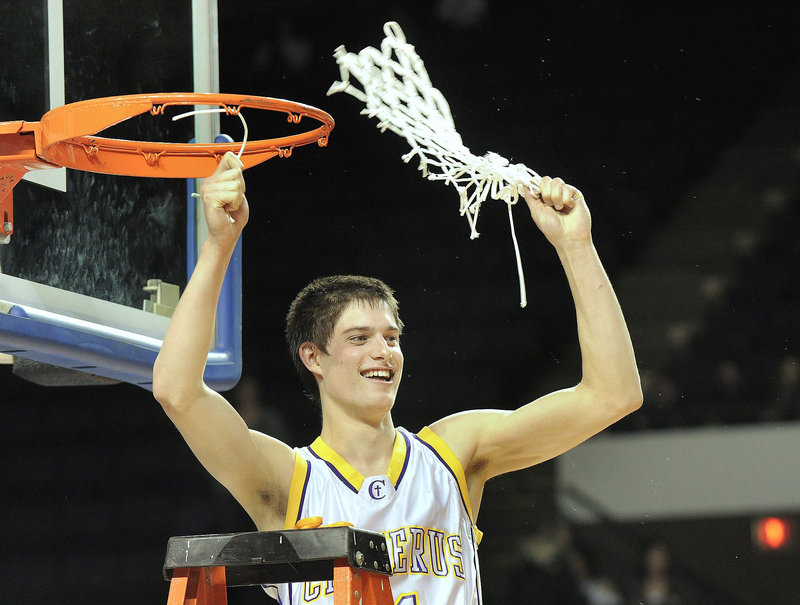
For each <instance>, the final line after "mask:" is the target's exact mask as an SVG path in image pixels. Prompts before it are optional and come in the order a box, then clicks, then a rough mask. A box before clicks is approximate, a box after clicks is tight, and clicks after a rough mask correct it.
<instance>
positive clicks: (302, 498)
mask: <svg viewBox="0 0 800 605" xmlns="http://www.w3.org/2000/svg"><path fill="white" fill-rule="evenodd" d="M306 469H307V470H306V480H305V481H304V482H303V491H302V492H301V493H300V504H298V506H297V519H295V520H294V522H295V523H297V522H298V521H299V520H300V519H301V515H302V514H303V512H302V511H303V502H305V501H306V489H308V481H309V480H310V479H311V465H310V464H309V463H308V462H306ZM289 605H291V603H290V604H289Z"/></svg>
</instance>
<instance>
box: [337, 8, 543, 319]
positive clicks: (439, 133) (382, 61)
mask: <svg viewBox="0 0 800 605" xmlns="http://www.w3.org/2000/svg"><path fill="white" fill-rule="evenodd" d="M383 31H384V34H385V35H386V37H385V38H384V40H383V41H382V42H381V45H380V46H381V47H380V50H379V49H377V48H373V47H371V46H368V47H366V48H364V49H362V50H361V51H360V52H359V53H358V54H354V53H350V52H347V50H346V49H345V48H344V46H339V48H337V49H336V51H335V52H334V55H333V56H334V57H335V58H336V62H337V64H338V65H339V72H340V77H341V80H340V81H338V82H334V83H333V84H332V85H331V87H330V89H329V90H328V94H329V95H331V94H335V93H337V92H346V93H347V94H350V95H352V96H354V97H355V98H356V99H358V100H359V101H361V102H362V103H364V104H365V107H364V109H362V110H361V114H362V115H366V116H368V117H370V118H376V119H377V120H378V123H377V127H378V128H379V129H380V131H381V132H385V131H386V130H387V129H388V130H391V131H392V132H394V133H395V134H398V135H399V136H401V137H403V138H404V139H406V141H407V142H408V144H409V146H410V147H411V151H409V152H408V153H407V154H405V155H403V156H402V159H403V161H404V162H406V163H408V162H410V161H411V159H412V158H414V157H416V158H417V159H418V161H419V170H420V171H421V172H422V176H423V177H425V178H427V179H428V180H432V181H443V182H444V183H445V185H447V184H451V185H453V186H454V187H455V188H456V191H457V192H458V195H459V200H460V207H459V212H460V214H461V216H464V217H466V219H467V222H468V224H469V227H470V239H475V238H476V237H478V236H479V235H480V234H479V233H478V213H479V212H480V209H481V204H483V202H484V201H485V200H486V198H487V197H489V196H491V197H492V199H496V200H502V201H504V202H505V203H506V204H508V207H509V213H510V211H511V206H512V205H514V204H516V203H517V202H518V201H519V197H520V196H521V195H523V188H524V187H529V188H531V189H534V190H535V189H537V188H538V184H539V181H540V177H539V175H538V174H536V172H534V171H533V170H531V169H530V168H528V167H526V166H524V165H523V164H511V163H510V162H509V161H508V160H507V159H506V158H504V157H503V156H501V155H498V154H496V153H493V152H491V151H489V152H487V153H486V154H484V155H482V156H476V155H474V154H473V153H472V152H470V150H469V148H467V147H466V146H465V145H464V143H463V142H462V140H461V136H460V135H459V134H458V132H457V131H456V128H455V124H454V122H453V117H452V115H451V113H450V106H449V105H448V104H447V101H446V100H445V98H444V95H443V94H442V93H441V92H440V91H439V90H438V89H436V88H434V87H433V85H432V84H431V81H430V77H429V76H428V72H427V71H426V70H425V65H424V63H423V62H422V59H420V57H419V55H418V54H417V53H416V51H415V50H414V47H413V46H412V45H411V44H409V43H408V42H406V38H405V35H404V34H403V30H402V29H401V28H400V26H399V25H398V24H397V23H394V22H389V23H386V24H385V25H384V27H383ZM351 76H352V77H353V78H355V79H356V80H357V81H358V82H359V83H360V84H361V85H362V87H363V90H361V89H359V88H357V87H356V86H354V85H353V84H352V83H351V81H350V79H351ZM509 217H511V214H509ZM510 220H511V233H512V238H513V239H514V248H515V251H516V256H517V273H518V276H519V281H520V299H521V300H520V305H521V306H523V307H524V306H525V305H526V304H527V301H526V296H525V277H524V275H523V272H522V260H521V256H520V253H519V246H518V244H517V241H516V234H515V233H514V223H513V218H511V219H510Z"/></svg>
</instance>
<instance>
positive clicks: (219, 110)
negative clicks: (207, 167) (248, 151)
mask: <svg viewBox="0 0 800 605" xmlns="http://www.w3.org/2000/svg"><path fill="white" fill-rule="evenodd" d="M227 112H228V111H227V110H226V109H225V108H224V107H217V108H216V109H194V110H192V111H187V112H186V113H182V114H179V115H177V116H173V118H172V121H173V122H177V121H178V120H180V119H183V118H188V117H189V116H194V115H197V114H199V113H227ZM236 115H237V116H239V119H240V120H241V121H242V127H243V128H244V137H243V138H242V146H241V147H240V148H239V153H237V154H236V157H237V158H239V159H240V160H241V159H242V152H243V151H244V146H245V145H247V122H246V121H245V119H244V116H243V115H242V111H241V110H239V111H237V112H236Z"/></svg>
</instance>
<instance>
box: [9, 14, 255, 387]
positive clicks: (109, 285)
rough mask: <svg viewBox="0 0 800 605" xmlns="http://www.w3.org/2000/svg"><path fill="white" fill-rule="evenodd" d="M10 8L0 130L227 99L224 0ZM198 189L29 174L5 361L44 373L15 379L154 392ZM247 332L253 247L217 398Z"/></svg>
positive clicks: (167, 126) (189, 131) (212, 125)
mask: <svg viewBox="0 0 800 605" xmlns="http://www.w3.org/2000/svg"><path fill="white" fill-rule="evenodd" d="M2 10H3V20H4V23H5V24H6V25H7V27H6V26H4V27H3V28H2V31H0V121H11V120H26V121H32V122H35V121H39V120H40V119H41V117H42V115H44V113H46V112H47V111H48V110H49V109H51V108H53V107H57V106H60V105H64V104H66V103H72V102H75V101H79V100H84V99H89V98H95V97H104V96H117V95H123V94H136V93H150V92H152V93H155V92H186V91H198V92H219V84H218V82H219V79H218V64H217V63H218V55H219V53H218V48H217V8H216V0H176V1H174V2H162V1H158V0H144V1H141V2H135V3H132V2H126V1H125V0H102V1H100V0H88V1H87V0H81V1H78V0H41V1H40V2H6V1H3V2H2ZM132 128H141V129H143V131H142V132H137V133H136V134H135V136H136V138H141V139H148V140H164V141H176V142H178V141H180V142H184V141H188V140H190V139H194V140H196V141H197V142H211V141H213V140H214V138H215V136H216V134H217V133H218V132H219V117H218V114H208V113H207V114H198V115H196V116H195V121H194V125H193V124H192V121H191V120H181V121H179V122H172V123H168V121H166V120H163V121H160V122H159V121H158V120H142V121H141V122H139V123H137V124H135V125H134V126H132ZM194 189H195V183H194V182H188V183H187V182H186V181H183V180H177V179H147V178H133V177H117V176H107V175H101V174H95V173H87V172H80V171H73V170H67V169H64V168H59V169H53V170H34V171H31V172H28V173H27V175H26V178H25V179H24V181H23V182H20V183H19V184H18V185H17V186H16V187H15V188H14V191H13V195H14V214H13V218H14V222H13V226H14V231H13V235H12V236H11V237H8V238H5V239H6V243H4V244H3V245H0V353H1V354H4V355H5V356H6V360H7V361H8V360H9V357H8V356H11V358H13V359H14V360H15V361H17V362H20V363H19V365H20V368H23V367H25V368H30V367H31V366H30V364H29V363H28V362H26V363H24V364H23V363H21V362H22V360H32V361H34V362H38V364H39V365H38V366H36V367H35V369H34V370H33V371H31V370H28V369H26V370H24V371H21V372H16V365H17V364H16V363H15V373H19V374H20V375H22V376H26V375H27V376H26V377H29V378H31V379H33V380H35V381H39V382H42V383H43V384H54V385H59V384H86V383H89V384H91V383H102V382H108V381H124V382H129V383H132V384H137V385H140V386H142V387H144V388H150V385H151V381H152V365H153V361H154V360H155V356H156V355H157V353H158V350H159V349H160V346H161V341H162V339H163V336H164V333H165V331H166V328H167V325H168V323H169V319H168V317H166V316H164V315H160V314H157V313H155V312H153V311H156V310H160V308H161V307H168V306H169V304H168V303H167V302H166V300H161V299H160V298H159V300H156V298H158V297H160V296H161V294H162V293H164V292H166V290H167V288H166V286H164V284H172V285H175V286H177V287H178V288H179V289H180V291H182V290H183V288H184V286H185V284H186V282H187V280H188V275H189V274H190V273H191V271H192V268H193V267H194V261H195V257H196V254H197V249H198V242H201V241H202V238H203V237H204V230H205V223H204V220H203V219H202V209H201V208H198V207H197V206H198V204H197V203H196V202H195V200H194V199H193V198H192V197H191V195H190V194H191V192H192V191H194ZM240 246H241V245H240ZM151 280H160V282H161V284H162V285H161V287H159V286H158V285H156V284H158V282H156V281H151ZM151 298H152V299H153V300H151ZM144 308H148V309H150V311H145V310H143V309H144ZM240 333H241V247H239V248H237V252H236V254H235V256H234V260H233V262H232V263H231V268H230V270H229V272H228V275H227V278H226V282H225V286H224V287H223V294H222V298H221V301H220V306H219V309H218V317H217V334H216V343H215V348H214V350H212V351H211V352H210V354H209V357H208V364H207V370H206V381H207V382H208V383H209V384H210V385H211V386H212V387H213V388H217V389H220V390H224V389H226V388H230V387H231V386H233V385H234V384H235V383H236V382H237V381H238V378H239V374H240V372H241V337H240ZM75 371H78V372H81V374H76V373H75ZM31 374H33V375H31Z"/></svg>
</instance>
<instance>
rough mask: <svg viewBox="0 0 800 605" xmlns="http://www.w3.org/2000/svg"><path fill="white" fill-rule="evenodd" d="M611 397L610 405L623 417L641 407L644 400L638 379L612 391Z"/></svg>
mask: <svg viewBox="0 0 800 605" xmlns="http://www.w3.org/2000/svg"><path fill="white" fill-rule="evenodd" d="M613 398H614V403H612V404H610V405H611V406H612V407H613V408H615V411H616V413H617V415H618V416H619V417H620V418H623V417H624V416H627V415H628V414H632V413H633V412H635V411H636V410H638V409H639V408H640V407H642V403H643V402H644V396H643V395H642V386H641V384H640V383H639V381H638V380H636V381H634V382H633V383H632V384H630V385H626V386H625V387H624V388H621V389H618V390H617V391H616V392H615V393H614V395H613Z"/></svg>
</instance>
